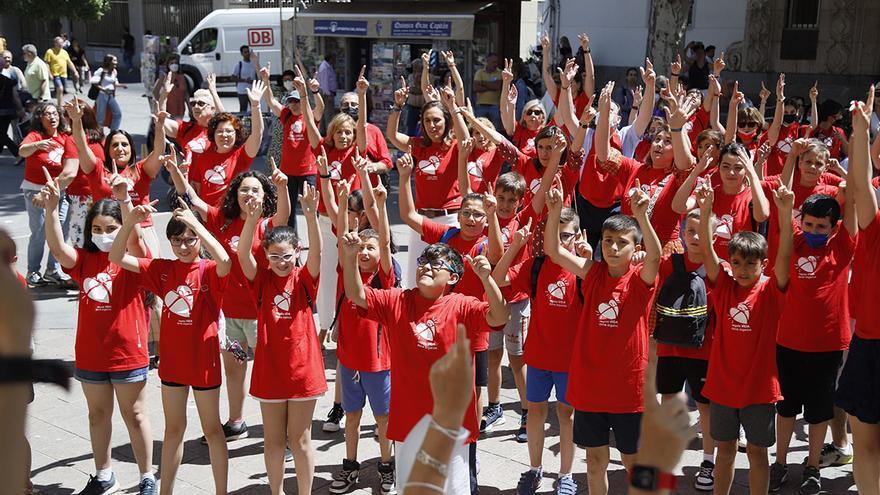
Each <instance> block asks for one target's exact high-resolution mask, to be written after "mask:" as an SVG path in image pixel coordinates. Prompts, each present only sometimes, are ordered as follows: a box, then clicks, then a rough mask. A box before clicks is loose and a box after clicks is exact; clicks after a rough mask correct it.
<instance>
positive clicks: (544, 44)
mask: <svg viewBox="0 0 880 495" xmlns="http://www.w3.org/2000/svg"><path fill="white" fill-rule="evenodd" d="M541 49H542V50H544V52H547V51H549V50H550V38H548V37H547V35H546V34H544V35H541Z"/></svg>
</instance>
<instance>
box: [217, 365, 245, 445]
mask: <svg viewBox="0 0 880 495" xmlns="http://www.w3.org/2000/svg"><path fill="white" fill-rule="evenodd" d="M220 355H221V356H223V368H224V370H225V372H226V393H227V394H229V422H230V423H232V422H238V421H241V419H242V417H243V416H244V414H243V413H242V409H243V408H244V397H245V394H246V393H247V389H246V386H247V385H246V384H245V377H246V376H247V361H244V362H239V361H238V360H237V359H235V356H233V355H232V353H230V352H221V353H220ZM224 441H225V438H224Z"/></svg>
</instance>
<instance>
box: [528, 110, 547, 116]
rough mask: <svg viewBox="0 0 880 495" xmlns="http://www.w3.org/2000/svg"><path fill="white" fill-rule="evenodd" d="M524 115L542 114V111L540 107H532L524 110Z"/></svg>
mask: <svg viewBox="0 0 880 495" xmlns="http://www.w3.org/2000/svg"><path fill="white" fill-rule="evenodd" d="M526 115H544V111H543V110H541V109H540V108H533V109H531V110H529V111H528V112H526Z"/></svg>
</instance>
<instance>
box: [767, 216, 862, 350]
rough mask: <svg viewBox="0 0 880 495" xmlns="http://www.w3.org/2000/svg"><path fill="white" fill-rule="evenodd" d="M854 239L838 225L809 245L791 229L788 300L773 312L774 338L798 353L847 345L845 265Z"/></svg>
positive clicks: (852, 253)
mask: <svg viewBox="0 0 880 495" xmlns="http://www.w3.org/2000/svg"><path fill="white" fill-rule="evenodd" d="M855 249H856V239H855V238H854V237H850V235H849V233H848V232H847V230H846V228H845V227H843V225H840V226H839V228H838V230H837V232H836V233H834V234H833V235H832V236H831V237H830V238H829V239H828V242H827V243H826V244H825V245H824V246H822V247H820V248H818V249H813V248H811V247H810V246H809V245H807V243H806V241H805V240H804V235H803V232H801V231H800V229H796V230H795V235H794V251H793V252H792V260H791V267H790V270H791V277H790V280H789V283H788V290H787V291H786V292H787V293H788V296H787V297H788V302H789V304H786V305H785V307H784V308H783V310H782V316H780V317H779V333H778V334H777V336H776V343H778V344H779V345H781V346H784V347H788V348H789V349H794V350H796V351H802V352H830V351H840V350H843V349H846V348H848V347H849V341H850V338H851V334H850V329H849V298H848V294H847V284H848V282H849V266H850V263H851V262H852V259H853V255H854V254H855Z"/></svg>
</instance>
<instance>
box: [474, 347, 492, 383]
mask: <svg viewBox="0 0 880 495" xmlns="http://www.w3.org/2000/svg"><path fill="white" fill-rule="evenodd" d="M474 385H476V386H478V387H488V386H489V351H488V350H486V351H477V352H475V353H474Z"/></svg>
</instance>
